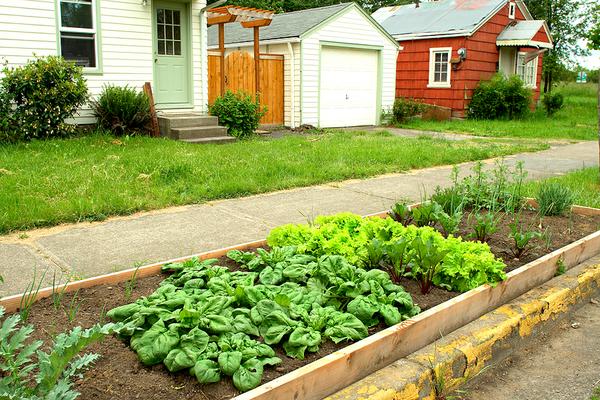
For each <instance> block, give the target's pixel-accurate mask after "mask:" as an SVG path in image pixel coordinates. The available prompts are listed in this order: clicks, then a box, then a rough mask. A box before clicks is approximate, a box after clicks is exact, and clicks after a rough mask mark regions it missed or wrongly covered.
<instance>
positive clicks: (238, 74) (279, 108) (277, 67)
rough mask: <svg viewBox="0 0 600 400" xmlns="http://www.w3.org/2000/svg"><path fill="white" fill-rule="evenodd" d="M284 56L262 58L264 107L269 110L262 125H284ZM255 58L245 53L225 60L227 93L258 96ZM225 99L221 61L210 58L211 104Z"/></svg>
mask: <svg viewBox="0 0 600 400" xmlns="http://www.w3.org/2000/svg"><path fill="white" fill-rule="evenodd" d="M283 73H284V72H283V55H280V54H261V55H260V90H261V93H260V103H261V105H263V106H266V107H267V113H266V114H265V116H264V117H263V118H262V119H261V121H260V122H261V123H262V124H273V125H276V124H283V106H284V100H283V95H284V94H283ZM255 79H256V78H255V73H254V57H253V56H252V54H251V53H249V52H245V51H235V52H233V53H230V54H229V55H227V57H225V90H232V91H234V92H237V91H242V92H245V93H248V94H250V95H254V91H255V87H256V86H255ZM220 95H221V57H220V56H219V53H218V52H210V53H209V55H208V102H209V104H212V103H213V102H214V101H215V99H216V98H217V97H219V96H220Z"/></svg>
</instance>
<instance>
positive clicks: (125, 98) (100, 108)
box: [90, 85, 151, 135]
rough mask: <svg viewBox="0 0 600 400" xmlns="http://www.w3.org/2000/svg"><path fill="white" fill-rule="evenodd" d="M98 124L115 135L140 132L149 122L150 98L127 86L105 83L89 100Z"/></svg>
mask: <svg viewBox="0 0 600 400" xmlns="http://www.w3.org/2000/svg"><path fill="white" fill-rule="evenodd" d="M90 105H91V107H92V110H93V111H94V116H95V117H96V118H97V119H98V125H99V126H101V127H103V128H105V129H108V130H110V131H111V132H113V133H114V134H115V135H123V134H130V133H136V132H142V131H144V130H145V129H146V126H147V125H148V123H149V122H150V119H151V114H150V99H149V98H148V96H147V95H146V94H145V93H144V92H138V91H137V90H135V89H134V88H131V87H129V86H123V87H120V86H113V85H107V86H105V87H104V89H103V90H102V93H101V94H100V96H99V97H98V99H97V100H92V101H91V102H90Z"/></svg>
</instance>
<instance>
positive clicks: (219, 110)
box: [209, 91, 267, 139]
mask: <svg viewBox="0 0 600 400" xmlns="http://www.w3.org/2000/svg"><path fill="white" fill-rule="evenodd" d="M209 111H210V113H211V114H212V115H214V116H215V117H219V123H220V124H222V125H225V126H226V127H227V128H228V129H229V134H230V135H231V136H234V137H236V138H238V139H244V138H248V137H250V136H252V135H253V134H254V132H255V131H256V129H257V128H258V124H259V122H260V119H261V118H262V117H263V115H265V113H266V112H267V109H266V107H261V106H260V103H259V102H258V98H253V97H252V96H250V95H248V94H245V93H242V92H238V93H234V92H232V91H227V92H226V93H225V94H224V95H223V96H221V97H219V98H217V99H216V100H215V102H214V103H213V104H212V105H211V106H209Z"/></svg>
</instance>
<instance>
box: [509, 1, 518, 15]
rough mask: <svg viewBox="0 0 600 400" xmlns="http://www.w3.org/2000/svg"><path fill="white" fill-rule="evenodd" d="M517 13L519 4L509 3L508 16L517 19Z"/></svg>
mask: <svg viewBox="0 0 600 400" xmlns="http://www.w3.org/2000/svg"><path fill="white" fill-rule="evenodd" d="M516 15H517V5H516V4H515V3H514V2H512V1H511V2H509V3H508V18H509V19H515V17H516Z"/></svg>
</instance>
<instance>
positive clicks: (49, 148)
mask: <svg viewBox="0 0 600 400" xmlns="http://www.w3.org/2000/svg"><path fill="white" fill-rule="evenodd" d="M543 148H546V146H545V145H543V144H539V143H533V142H529V143H525V142H521V141H519V142H518V143H512V142H510V141H468V142H451V141H445V140H440V139H430V138H419V139H408V138H400V137H395V136H392V135H390V134H389V133H387V132H383V133H365V132H339V131H332V132H328V133H325V134H320V135H308V136H286V137H285V138H283V139H280V140H261V139H255V140H250V141H245V142H237V143H233V144H228V145H202V146H198V145H190V144H187V143H182V142H176V141H171V140H166V139H152V138H147V137H130V138H122V139H115V138H114V137H112V136H109V135H104V134H95V135H92V136H88V137H82V138H75V139H65V140H52V141H34V142H31V143H25V144H17V145H5V146H0V188H1V190H0V233H7V232H10V231H13V230H22V229H30V228H34V227H42V226H51V225H56V224H59V223H62V222H76V221H92V220H102V219H104V218H106V217H108V216H112V215H127V214H131V213H134V212H136V211H141V210H152V209H158V208H164V207H167V206H174V205H183V204H193V203H201V202H205V201H209V200H215V199H224V198H233V197H240V196H245V195H250V194H256V193H264V192H269V191H275V190H280V189H288V188H292V187H299V186H308V185H314V184H320V183H324V182H333V181H340V180H344V179H351V178H366V177H370V176H374V175H379V174H384V173H391V172H401V171H406V170H409V169H413V168H423V167H430V166H434V165H445V164H454V163H459V162H464V161H470V160H479V159H485V158H490V157H495V156H501V155H507V154H513V153H517V152H522V151H534V150H540V149H543Z"/></svg>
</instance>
